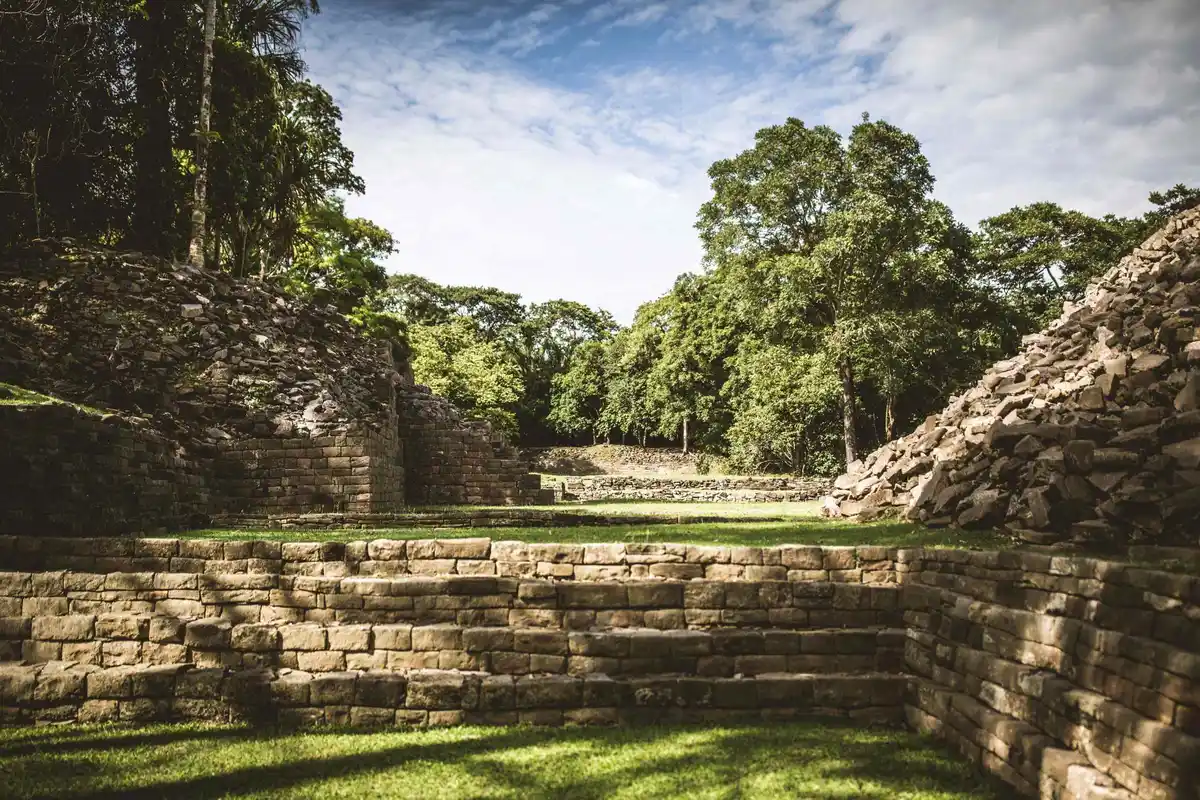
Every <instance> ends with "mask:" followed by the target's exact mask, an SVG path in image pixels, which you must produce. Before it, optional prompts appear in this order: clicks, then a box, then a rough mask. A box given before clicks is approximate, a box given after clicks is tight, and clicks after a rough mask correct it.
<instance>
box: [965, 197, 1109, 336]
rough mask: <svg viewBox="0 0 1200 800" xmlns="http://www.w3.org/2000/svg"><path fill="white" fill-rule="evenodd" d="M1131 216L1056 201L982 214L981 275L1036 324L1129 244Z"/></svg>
mask: <svg viewBox="0 0 1200 800" xmlns="http://www.w3.org/2000/svg"><path fill="white" fill-rule="evenodd" d="M1129 237H1130V227H1129V221H1128V220H1122V219H1119V218H1117V217H1107V218H1104V219H1097V218H1096V217H1091V216H1088V215H1087V214H1084V213H1082V212H1080V211H1071V210H1065V209H1063V208H1062V207H1061V206H1059V205H1058V204H1057V203H1045V202H1043V203H1031V204H1030V205H1027V206H1017V207H1015V208H1013V209H1011V210H1009V211H1006V212H1004V213H1003V214H998V215H996V216H994V217H989V218H988V219H985V220H983V221H982V222H981V223H980V226H979V232H978V234H976V237H975V251H976V255H977V257H978V259H979V263H980V266H981V267H982V272H981V277H982V279H983V280H984V281H985V282H986V283H987V285H989V286H990V287H991V288H992V289H993V290H994V291H996V292H997V293H998V294H999V295H1000V296H1001V297H1003V298H1004V299H1005V301H1006V302H1007V303H1008V304H1009V305H1010V307H1011V308H1012V309H1013V312H1014V313H1015V314H1017V315H1018V317H1019V318H1020V319H1021V325H1022V327H1024V328H1027V329H1029V330H1036V329H1037V328H1040V327H1042V326H1043V325H1044V324H1046V323H1047V322H1049V321H1050V319H1052V318H1053V317H1055V316H1056V315H1057V314H1058V313H1059V311H1060V310H1061V308H1062V304H1063V302H1064V301H1066V300H1076V299H1078V298H1079V297H1081V296H1082V295H1083V291H1084V289H1085V288H1087V284H1088V282H1089V281H1091V280H1093V279H1094V278H1096V277H1097V276H1099V275H1101V274H1103V273H1104V271H1105V270H1107V269H1108V268H1109V267H1111V266H1112V265H1114V264H1116V263H1117V261H1118V260H1119V259H1120V257H1121V255H1122V254H1124V253H1125V252H1126V251H1127V250H1128V249H1129V247H1130V240H1129Z"/></svg>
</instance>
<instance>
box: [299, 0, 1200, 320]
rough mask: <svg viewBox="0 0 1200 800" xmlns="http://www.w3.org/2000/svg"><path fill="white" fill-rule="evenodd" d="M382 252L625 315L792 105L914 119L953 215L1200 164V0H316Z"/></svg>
mask: <svg viewBox="0 0 1200 800" xmlns="http://www.w3.org/2000/svg"><path fill="white" fill-rule="evenodd" d="M322 6H323V9H322V13H321V14H320V15H318V16H317V17H314V18H313V19H312V20H310V21H309V22H308V23H306V28H305V31H304V38H303V49H304V57H305V60H306V61H307V62H308V65H309V69H310V75H311V77H312V78H313V80H315V81H316V82H317V83H320V84H321V85H322V86H324V87H325V88H326V89H327V90H328V91H329V92H330V93H331V94H332V95H333V97H334V99H335V100H336V101H337V103H338V104H339V105H340V106H341V108H342V110H343V114H344V119H343V126H342V132H343V139H344V140H345V142H346V144H347V145H348V146H349V147H350V148H351V149H352V150H353V151H354V153H355V157H356V161H355V163H356V169H357V171H358V173H359V174H360V175H362V176H363V178H364V179H365V181H366V185H367V190H366V193H365V194H364V195H362V196H359V197H353V198H351V199H350V200H349V202H348V204H347V207H348V210H349V211H350V212H351V213H353V214H354V215H356V216H364V217H367V218H369V219H371V220H373V221H375V222H377V223H379V224H381V225H383V226H384V227H386V228H387V229H389V230H390V231H391V232H392V233H393V235H394V237H395V240H396V246H397V252H396V253H395V254H394V255H393V256H392V257H391V258H390V259H389V260H388V262H387V266H388V269H389V271H390V272H412V273H416V274H419V275H423V276H425V277H427V278H430V279H431V280H434V281H437V282H439V283H443V284H470V285H487V286H496V287H499V288H501V289H504V290H507V291H511V292H516V293H518V294H520V295H521V296H522V297H523V298H524V299H525V300H526V301H527V302H541V301H545V300H549V299H555V298H565V299H568V300H577V301H579V302H583V303H586V304H588V305H591V306H593V307H601V308H605V309H607V310H609V311H611V312H612V313H613V314H614V316H615V317H616V318H617V320H618V321H620V322H623V323H628V322H629V321H630V320H631V319H632V317H633V314H634V311H635V310H636V308H637V306H638V305H640V304H641V303H643V302H646V301H649V300H652V299H654V298H656V297H658V296H660V295H661V294H663V293H664V292H666V291H668V290H669V289H670V288H671V285H672V284H673V282H674V280H675V277H676V276H677V275H679V274H680V273H682V272H687V271H698V270H699V269H700V259H701V255H702V253H701V248H700V243H699V239H698V236H697V232H696V230H695V227H694V225H695V220H696V213H697V211H698V210H699V208H700V205H701V204H702V203H704V202H705V201H706V200H708V199H709V198H710V197H711V190H710V186H709V181H708V177H707V170H708V167H709V166H710V165H711V164H712V163H713V162H714V161H716V160H719V159H722V158H728V157H731V156H734V155H736V154H737V153H739V152H741V151H743V150H745V149H748V148H750V147H752V146H753V143H754V132H755V131H756V130H758V129H760V128H763V127H766V126H769V125H774V124H778V123H782V122H783V121H785V120H786V119H787V118H788V117H798V118H799V119H801V120H803V121H804V122H805V123H807V124H809V125H818V124H823V125H829V126H831V127H833V128H835V129H836V130H838V131H840V132H841V133H843V134H844V135H846V134H848V133H849V131H850V129H851V127H852V126H853V125H854V124H855V123H856V122H857V121H858V120H859V119H860V118H861V115H862V113H863V112H864V111H865V112H868V113H870V115H871V118H872V119H884V120H887V121H888V122H891V123H893V124H895V125H898V126H899V127H901V128H902V129H904V130H905V131H907V132H909V133H912V134H914V135H915V136H916V137H917V138H918V139H919V140H920V142H921V145H922V148H923V151H924V153H925V154H926V156H927V157H928V158H929V160H930V162H931V164H932V167H933V173H934V175H935V177H936V178H937V185H936V187H935V189H934V194H935V196H936V197H937V198H938V199H940V200H943V201H945V202H946V203H948V204H949V205H950V207H951V208H952V209H953V211H954V213H955V215H956V216H957V217H958V219H960V220H962V221H963V222H965V223H967V224H968V225H972V226H974V225H976V224H977V223H978V221H979V220H980V219H983V218H986V217H988V216H991V215H993V214H997V213H1001V212H1003V211H1006V210H1008V209H1009V208H1012V207H1013V206H1015V205H1021V204H1025V203H1031V202H1037V201H1042V200H1049V201H1053V202H1057V203H1059V204H1061V205H1063V206H1065V207H1068V208H1076V209H1078V210H1080V211H1084V212H1087V213H1090V214H1097V215H1100V214H1104V213H1109V212H1112V213H1116V214H1140V213H1141V212H1143V211H1145V210H1147V209H1148V208H1149V207H1150V206H1149V204H1148V202H1147V200H1146V196H1147V194H1148V193H1149V192H1150V191H1152V190H1154V189H1164V188H1167V187H1169V186H1172V185H1174V184H1176V183H1179V182H1184V183H1190V184H1193V185H1194V184H1197V183H1200V0H972V2H962V0H903V2H901V0H547V1H546V2H527V0H391V1H390V2H389V1H388V0H327V1H326V2H324V3H322Z"/></svg>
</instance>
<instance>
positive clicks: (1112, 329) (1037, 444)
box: [827, 207, 1200, 546]
mask: <svg viewBox="0 0 1200 800" xmlns="http://www.w3.org/2000/svg"><path fill="white" fill-rule="evenodd" d="M1198 306H1200V207H1198V208H1194V209H1192V210H1190V211H1186V212H1183V213H1181V214H1179V215H1177V216H1175V217H1174V218H1172V219H1171V220H1170V221H1169V222H1168V223H1167V224H1166V225H1165V226H1164V227H1163V228H1162V229H1161V230H1159V231H1158V232H1157V233H1155V234H1154V235H1153V236H1151V237H1150V238H1149V239H1148V240H1147V241H1146V242H1145V243H1144V244H1142V246H1141V247H1139V248H1137V249H1135V250H1134V251H1133V252H1132V253H1131V254H1130V255H1128V256H1126V257H1125V258H1124V259H1122V261H1121V262H1120V264H1118V265H1117V266H1116V267H1114V268H1113V269H1111V270H1110V271H1109V272H1108V273H1106V274H1105V275H1104V276H1103V277H1102V278H1101V279H1100V280H1098V281H1097V282H1095V283H1094V284H1092V285H1091V286H1089V287H1088V290H1087V292H1086V294H1085V297H1084V298H1083V300H1082V302H1080V303H1079V304H1077V305H1075V304H1067V305H1066V306H1065V307H1064V309H1063V313H1062V315H1061V316H1060V317H1059V318H1058V319H1057V320H1056V321H1054V322H1053V323H1051V325H1050V326H1049V327H1048V328H1047V329H1046V330H1044V331H1042V332H1040V333H1036V334H1032V335H1030V336H1026V337H1025V338H1024V340H1023V343H1022V349H1021V351H1020V352H1019V353H1018V354H1017V355H1015V356H1014V357H1012V358H1009V359H1006V360H1004V361H1000V362H998V363H996V364H995V365H993V366H992V368H991V369H989V370H988V371H987V372H986V373H985V374H984V376H983V378H982V379H981V380H980V381H979V383H978V384H976V385H975V386H974V387H973V388H971V389H970V390H968V391H967V392H965V393H964V394H962V395H960V396H957V397H955V398H953V399H952V400H951V402H950V404H949V405H948V406H947V407H946V409H945V410H944V411H942V412H941V413H940V414H937V415H934V416H931V417H929V418H928V419H926V420H925V422H924V424H923V425H921V426H920V428H918V429H917V430H916V431H915V432H913V433H912V434H910V435H908V436H905V437H903V438H901V439H898V440H896V441H893V442H890V443H888V444H887V445H884V446H883V447H882V448H880V449H879V450H876V451H875V452H874V453H872V454H871V455H870V456H868V457H867V458H866V459H864V460H862V461H861V462H856V463H854V464H852V465H851V468H850V470H849V471H848V472H847V473H846V474H844V475H842V476H841V477H839V478H838V479H837V481H836V482H835V484H834V487H835V488H834V491H833V494H832V496H831V497H832V500H833V503H829V502H827V507H829V508H830V510H831V511H833V513H837V511H836V510H834V509H833V507H832V506H833V504H836V506H837V507H838V510H840V513H842V514H845V515H847V516H860V517H870V516H878V515H881V514H884V513H888V512H894V511H897V510H902V511H903V513H904V514H905V515H906V516H908V517H909V518H910V519H914V520H918V521H922V522H925V523H928V524H931V525H951V524H953V525H958V526H962V527H968V528H970V527H1003V528H1007V529H1009V530H1012V531H1014V532H1016V533H1017V535H1019V536H1020V537H1021V538H1022V539H1024V540H1026V541H1029V542H1035V543H1042V544H1046V543H1057V542H1064V541H1068V540H1069V541H1073V542H1074V543H1076V544H1080V545H1098V546H1103V545H1119V544H1126V543H1130V542H1146V543H1156V544H1173V543H1180V544H1188V545H1192V546H1195V545H1196V544H1200V330H1198V326H1200V311H1198Z"/></svg>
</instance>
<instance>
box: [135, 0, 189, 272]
mask: <svg viewBox="0 0 1200 800" xmlns="http://www.w3.org/2000/svg"><path fill="white" fill-rule="evenodd" d="M180 5H181V4H179V3H174V2H170V0H144V2H143V3H142V8H141V9H140V14H139V15H138V16H136V17H135V20H134V25H133V28H134V31H135V40H136V41H137V51H136V56H135V62H134V63H135V67H134V74H135V78H136V88H137V108H138V110H137V116H138V123H139V128H140V129H139V131H138V134H137V138H136V139H135V141H134V161H135V164H136V169H137V177H136V181H135V194H134V203H133V220H132V223H131V227H132V230H131V232H130V233H131V236H130V237H129V238H130V241H131V243H132V244H133V245H134V246H137V247H141V248H142V249H144V250H146V251H148V252H150V253H154V254H156V255H159V256H170V255H171V253H172V250H173V249H174V237H173V235H172V234H173V232H174V226H175V198H176V190H175V188H176V187H175V184H176V182H177V181H178V178H179V170H178V168H177V166H176V163H175V158H174V155H173V153H172V144H173V141H172V130H171V104H170V93H169V89H168V80H169V73H170V63H171V58H172V57H173V55H174V53H175V45H176V40H177V37H178V32H179V30H180V28H181V27H182V24H183V20H182V14H181V13H180V12H181V11H182V9H181V7H180Z"/></svg>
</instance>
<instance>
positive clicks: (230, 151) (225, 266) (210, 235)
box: [0, 0, 1200, 475]
mask: <svg viewBox="0 0 1200 800" xmlns="http://www.w3.org/2000/svg"><path fill="white" fill-rule="evenodd" d="M319 12H320V8H319V6H318V3H317V2H316V1H315V0H204V2H195V3H192V2H177V1H176V0H140V1H139V2H132V3H112V2H100V0H23V1H22V2H20V3H18V4H16V5H15V6H12V7H10V6H9V5H7V4H6V5H5V7H4V10H0V109H3V113H2V114H0V249H4V248H8V247H12V246H15V245H19V244H20V243H22V242H26V241H29V240H31V239H37V238H46V237H60V238H61V237H70V238H75V239H79V240H84V241H88V242H94V243H98V244H101V245H105V246H109V247H114V248H121V249H131V250H138V251H141V252H144V253H150V254H154V255H158V256H161V257H163V258H167V259H173V260H184V259H187V260H189V261H191V262H192V263H196V264H199V265H203V266H204V267H206V268H208V269H214V270H217V269H219V270H227V271H229V272H231V273H232V274H234V275H236V276H238V277H242V278H245V279H247V280H264V281H271V282H274V283H276V284H277V285H279V286H281V287H283V288H285V289H286V290H287V291H289V292H291V293H293V294H294V295H295V296H297V297H299V298H303V299H304V300H306V301H308V302H312V303H319V304H329V303H332V304H334V305H336V306H337V307H338V309H339V310H340V311H341V312H342V313H344V314H345V315H346V316H347V317H348V318H349V319H350V321H351V322H352V323H354V324H355V325H358V326H360V327H361V328H362V329H363V331H364V333H365V334H367V335H373V336H383V337H389V338H392V339H397V340H400V341H402V342H403V344H404V346H405V347H406V348H407V351H408V353H409V355H410V361H411V366H412V371H413V374H414V376H415V378H416V380H417V381H418V382H420V383H424V384H426V385H428V386H430V387H431V388H432V389H433V390H434V391H435V392H438V393H440V394H443V395H446V396H447V397H449V398H450V399H451V400H453V401H454V402H455V403H456V404H458V405H459V406H460V407H461V408H462V409H463V410H464V411H465V412H466V413H467V414H468V415H470V416H472V417H475V418H480V419H486V420H489V421H490V422H491V423H492V424H493V425H494V426H495V427H496V428H497V429H499V430H501V431H503V432H504V433H505V434H506V435H507V436H508V437H509V438H511V439H512V440H513V441H515V442H518V443H520V444H522V445H527V446H532V445H545V444H551V443H591V442H595V441H612V442H628V443H635V442H636V443H641V444H648V443H649V444H674V445H676V446H681V447H683V448H684V449H685V450H695V451H697V452H700V453H703V454H705V455H706V456H711V457H713V458H720V459H722V460H723V461H724V462H725V464H726V465H727V466H728V468H729V469H732V470H736V471H740V472H749V473H757V472H790V473H801V474H813V475H828V474H833V473H836V472H838V471H840V470H841V469H842V468H843V465H845V464H847V463H850V462H852V461H854V460H855V459H857V458H858V457H859V455H860V454H861V453H865V452H868V451H870V450H871V449H872V448H874V447H875V446H876V445H878V444H880V443H882V442H885V441H888V440H890V439H891V438H893V437H894V436H897V435H900V434H902V433H904V432H906V431H907V430H909V429H911V428H912V427H913V426H914V425H915V424H916V423H918V422H919V421H920V420H922V419H923V418H924V417H925V416H926V415H928V414H930V413H932V412H934V411H936V410H938V409H940V408H941V407H942V406H943V405H945V403H946V401H947V399H948V398H949V397H950V396H951V395H953V394H954V393H956V392H959V391H961V390H962V389H964V388H965V387H967V386H969V385H971V384H972V383H974V381H975V380H976V379H977V377H978V375H979V374H980V373H981V372H982V371H983V369H984V368H985V367H986V366H987V365H989V364H991V363H992V362H994V361H996V360H998V359H1001V358H1004V357H1005V356H1007V355H1010V354H1011V353H1013V352H1015V351H1016V349H1017V347H1018V346H1019V344H1020V341H1021V337H1022V336H1023V335H1026V334H1028V333H1031V332H1033V331H1036V330H1038V329H1040V328H1041V327H1042V326H1043V325H1044V324H1045V323H1047V322H1048V321H1049V320H1051V319H1053V318H1054V317H1055V316H1057V314H1058V313H1059V312H1060V311H1061V309H1062V305H1063V303H1064V302H1071V301H1075V300H1078V299H1079V298H1080V297H1081V296H1082V293H1083V291H1084V289H1085V287H1086V285H1087V283H1088V281H1089V280H1090V279H1091V278H1093V277H1095V276H1098V275H1100V274H1102V273H1103V272H1104V271H1105V270H1107V269H1108V268H1109V267H1111V266H1113V265H1114V264H1116V262H1117V261H1118V260H1119V259H1120V258H1121V257H1122V256H1123V255H1124V254H1125V253H1128V252H1129V251H1130V250H1131V249H1132V248H1134V247H1136V245H1137V244H1138V243H1139V242H1140V241H1142V240H1143V239H1144V238H1145V236H1146V235H1147V234H1148V233H1149V232H1150V231H1152V230H1154V229H1155V228H1157V227H1158V226H1159V225H1161V223H1162V222H1163V221H1164V220H1165V219H1166V217H1167V216H1169V215H1170V214H1172V213H1175V212H1177V211H1179V210H1182V209H1184V208H1188V207H1190V206H1192V205H1195V204H1196V203H1197V202H1200V189H1197V188H1194V187H1189V186H1186V185H1183V184H1177V185H1175V186H1174V187H1171V188H1167V189H1164V190H1163V191H1157V192H1153V193H1151V194H1150V195H1149V198H1148V200H1149V205H1150V208H1151V210H1149V211H1148V212H1146V213H1145V214H1144V215H1142V216H1140V217H1132V218H1130V217H1122V216H1118V215H1115V214H1106V215H1104V216H1101V217H1096V216H1092V215H1089V214H1086V213H1083V212H1081V211H1077V210H1072V209H1067V208H1063V207H1062V206H1061V205H1059V204H1057V203H1055V202H1053V199H1052V198H1049V199H1046V200H1045V201H1042V202H1035V203H1031V204H1028V205H1023V206H1018V207H1015V208H1013V209H1011V210H1009V211H1007V212H1004V213H1002V214H999V215H996V216H993V217H991V218H988V219H985V220H983V221H982V222H980V223H979V224H978V226H976V227H975V228H974V229H972V228H971V227H968V226H967V225H965V224H964V223H963V222H961V221H959V220H957V219H956V218H955V216H954V214H953V212H952V210H951V209H950V208H949V207H948V206H947V205H945V204H944V203H942V202H940V201H938V200H937V199H935V195H934V186H935V179H934V174H933V170H932V166H931V164H930V162H929V160H928V159H927V158H926V156H925V155H924V154H923V153H922V150H921V145H920V142H919V141H918V140H917V138H916V137H914V136H913V135H912V134H911V133H909V132H906V131H903V130H901V129H899V128H897V127H895V126H894V125H891V124H889V123H888V122H886V121H883V120H873V119H871V118H870V117H869V116H868V115H867V114H864V115H863V118H862V121H861V122H860V123H858V124H856V125H855V126H854V127H853V129H852V130H850V131H849V132H848V133H845V134H843V133H841V132H838V131H835V130H833V129H831V128H829V127H827V126H824V125H810V124H806V123H804V122H802V121H801V120H799V119H795V118H791V119H787V120H784V121H782V122H781V123H780V124H778V125H774V126H771V127H767V128H764V129H762V130H760V131H759V132H758V133H757V134H756V135H755V137H754V140H753V141H752V142H747V145H748V147H747V149H746V150H744V151H743V152H741V153H737V154H730V156H729V157H728V158H726V159H722V160H720V161H717V162H716V163H714V164H713V165H712V166H711V167H710V168H709V170H708V176H709V178H710V179H711V188H712V194H711V198H710V199H709V200H708V201H707V202H706V203H704V204H703V206H702V207H701V208H699V209H698V212H697V220H696V230H697V235H698V236H699V237H700V239H701V242H702V244H703V247H704V253H705V257H704V262H703V263H702V264H698V265H696V269H695V271H694V272H689V273H685V274H683V275H681V276H679V278H678V279H677V280H676V282H675V284H674V286H673V288H672V289H671V290H670V291H669V292H667V293H666V294H664V295H663V296H662V297H659V298H657V299H655V300H653V301H650V302H647V303H645V304H644V305H642V306H641V307H640V308H639V309H638V311H637V314H636V317H635V319H634V320H633V322H632V324H630V325H628V326H622V325H619V324H617V323H616V321H615V320H614V319H613V317H612V316H611V315H610V314H608V313H607V312H605V311H603V310H600V309H593V308H590V307H588V306H587V305H585V304H582V303H579V302H575V301H569V300H556V301H550V302H544V303H526V302H523V301H522V298H520V297H519V296H517V295H515V294H512V293H509V292H505V291H503V290H502V289H499V288H494V287H464V286H447V285H443V284H440V283H438V282H436V281H435V280H432V279H429V278H426V277H421V276H419V275H416V274H408V273H405V274H391V275H389V274H388V273H387V271H386V270H385V268H384V264H385V261H386V259H387V258H388V257H389V256H391V255H393V254H395V255H396V256H397V260H396V263H398V264H401V265H403V264H404V263H405V262H404V252H403V246H402V243H400V244H399V245H398V244H397V243H396V242H394V241H393V238H392V236H391V235H390V234H389V232H388V231H386V230H384V229H383V228H381V227H380V226H379V225H377V224H375V223H373V222H372V221H370V220H366V219H361V218H354V217H351V216H348V215H347V212H346V205H345V203H346V199H347V197H349V196H352V195H355V194H361V193H363V192H364V191H365V190H366V184H365V182H364V180H363V178H362V177H361V176H359V175H358V174H356V173H355V171H354V157H353V153H352V152H350V150H349V149H348V148H347V147H346V146H345V144H344V143H343V141H342V138H341V131H340V125H341V112H340V111H339V109H338V106H337V104H336V102H335V101H334V99H333V98H332V97H331V96H330V94H329V93H328V92H327V91H325V90H324V89H323V88H321V87H320V86H319V85H317V84H315V83H314V82H312V81H311V80H309V79H308V78H307V69H306V66H305V64H304V61H303V59H302V57H301V54H300V35H301V29H302V26H303V23H304V21H305V20H306V19H307V18H308V17H310V16H311V15H313V14H316V13H319ZM409 269H411V270H418V269H419V266H418V265H413V266H412V267H409Z"/></svg>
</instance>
